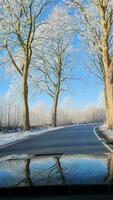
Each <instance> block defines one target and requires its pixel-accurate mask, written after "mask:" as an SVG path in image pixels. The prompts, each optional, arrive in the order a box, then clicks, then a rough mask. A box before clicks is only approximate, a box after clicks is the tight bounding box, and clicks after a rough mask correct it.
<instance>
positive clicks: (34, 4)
mask: <svg viewBox="0 0 113 200" xmlns="http://www.w3.org/2000/svg"><path fill="white" fill-rule="evenodd" d="M48 3H49V0H25V1H23V0H16V1H15V0H1V1H0V30H1V33H0V50H1V57H2V59H1V64H3V65H7V66H8V67H11V69H14V70H15V71H16V72H17V73H18V75H19V76H20V81H21V96H22V112H23V130H29V129H30V122H29V107H28V83H27V80H28V75H29V68H30V65H31V60H32V55H33V42H34V40H35V39H36V38H35V33H36V31H37V29H38V28H39V26H41V24H42V21H41V14H42V11H43V10H44V8H45V7H46V6H47V4H48ZM3 56H4V59H3Z"/></svg>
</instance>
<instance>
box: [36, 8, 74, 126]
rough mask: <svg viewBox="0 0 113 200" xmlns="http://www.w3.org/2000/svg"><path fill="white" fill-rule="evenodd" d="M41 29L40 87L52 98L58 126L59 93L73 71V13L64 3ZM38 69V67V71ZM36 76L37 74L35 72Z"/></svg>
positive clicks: (53, 12) (53, 116) (55, 9)
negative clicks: (68, 11)
mask: <svg viewBox="0 0 113 200" xmlns="http://www.w3.org/2000/svg"><path fill="white" fill-rule="evenodd" d="M40 31H41V35H42V43H41V45H40V47H39V48H40V54H39V49H37V47H36V49H37V51H36V52H38V53H37V54H36V57H37V58H38V62H39V67H38V65H37V64H36V65H37V67H36V68H37V69H38V71H40V72H41V80H42V84H41V88H42V90H43V91H45V92H46V93H47V94H48V95H49V96H50V97H51V98H52V125H53V126H57V105H58V99H59V94H60V92H61V91H64V90H65V83H67V82H68V80H69V79H70V77H71V75H72V68H73V65H72V61H73V55H74V54H73V53H75V52H74V48H73V46H72V41H73V39H72V32H71V17H70V16H69V15H68V14H67V12H66V10H64V8H63V7H56V8H54V10H53V11H52V14H51V15H50V17H49V19H48V20H47V21H46V24H44V25H43V27H42V29H41V30H40ZM35 72H36V71H35ZM35 77H36V76H35ZM42 77H43V78H42Z"/></svg>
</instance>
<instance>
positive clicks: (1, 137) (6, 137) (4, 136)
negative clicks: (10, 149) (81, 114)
mask: <svg viewBox="0 0 113 200" xmlns="http://www.w3.org/2000/svg"><path fill="white" fill-rule="evenodd" d="M69 126H70V125H69ZM74 126H75V125H74ZM64 127H68V126H60V127H56V128H51V127H46V128H40V129H39V128H38V129H32V130H31V131H26V132H22V131H20V132H13V133H2V132H1V133H0V147H1V148H2V147H3V146H4V145H7V144H10V143H12V142H16V141H19V140H23V139H26V138H29V137H32V136H34V135H41V134H44V133H48V131H49V132H51V131H53V130H57V129H61V128H64Z"/></svg>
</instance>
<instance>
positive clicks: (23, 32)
mask: <svg viewBox="0 0 113 200" xmlns="http://www.w3.org/2000/svg"><path fill="white" fill-rule="evenodd" d="M0 7H1V9H0V30H1V31H0V64H1V67H3V68H4V69H5V71H7V70H8V71H10V73H11V74H16V75H17V81H18V82H19V83H20V85H21V100H22V109H21V116H22V122H23V124H22V127H23V130H24V131H26V130H29V129H30V111H29V105H28V95H29V92H30V88H31V89H32V88H33V89H34V88H35V90H36V91H37V90H41V91H42V92H45V93H47V95H49V96H50V98H51V101H52V112H51V113H52V114H51V121H52V125H53V126H57V111H58V108H57V107H58V99H59V95H60V93H61V92H63V91H65V90H66V85H67V84H68V82H69V80H71V81H72V80H73V70H74V71H75V70H76V66H75V64H74V62H75V55H76V51H77V49H76V47H75V46H74V45H73V44H74V43H73V41H74V36H75V34H76V35H77V37H78V38H79V41H81V43H82V44H84V47H85V48H86V49H85V51H86V52H87V55H88V56H89V58H90V61H91V63H92V65H94V66H95V69H96V76H97V77H98V78H99V79H101V81H102V82H103V86H104V96H105V109H106V122H107V125H108V127H109V128H111V129H113V80H112V79H113V1H112V0H95V1H93V0H88V1H84V0H81V1H80V0H66V1H61V2H60V4H59V5H57V6H56V5H55V1H49V0H29V1H28V0H24V1H22V0H16V1H15V0H1V1H0ZM48 9H49V12H50V14H49V15H47V11H48ZM46 15H47V16H46ZM74 78H75V77H74Z"/></svg>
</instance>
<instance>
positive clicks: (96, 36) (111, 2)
mask: <svg viewBox="0 0 113 200" xmlns="http://www.w3.org/2000/svg"><path fill="white" fill-rule="evenodd" d="M66 3H67V2H66ZM68 5H70V6H71V8H74V10H75V13H74V14H75V25H76V27H75V31H76V32H77V33H79V35H80V36H81V37H82V38H83V39H84V41H85V42H86V43H87V45H88V47H89V52H92V59H93V61H94V63H95V66H96V68H97V70H98V72H99V73H98V76H99V77H100V78H101V79H102V80H103V82H104V92H105V104H106V120H107V124H108V127H109V128H111V129H113V0H95V1H94V0H88V1H83V0H82V1H80V0H69V1H68Z"/></svg>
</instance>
